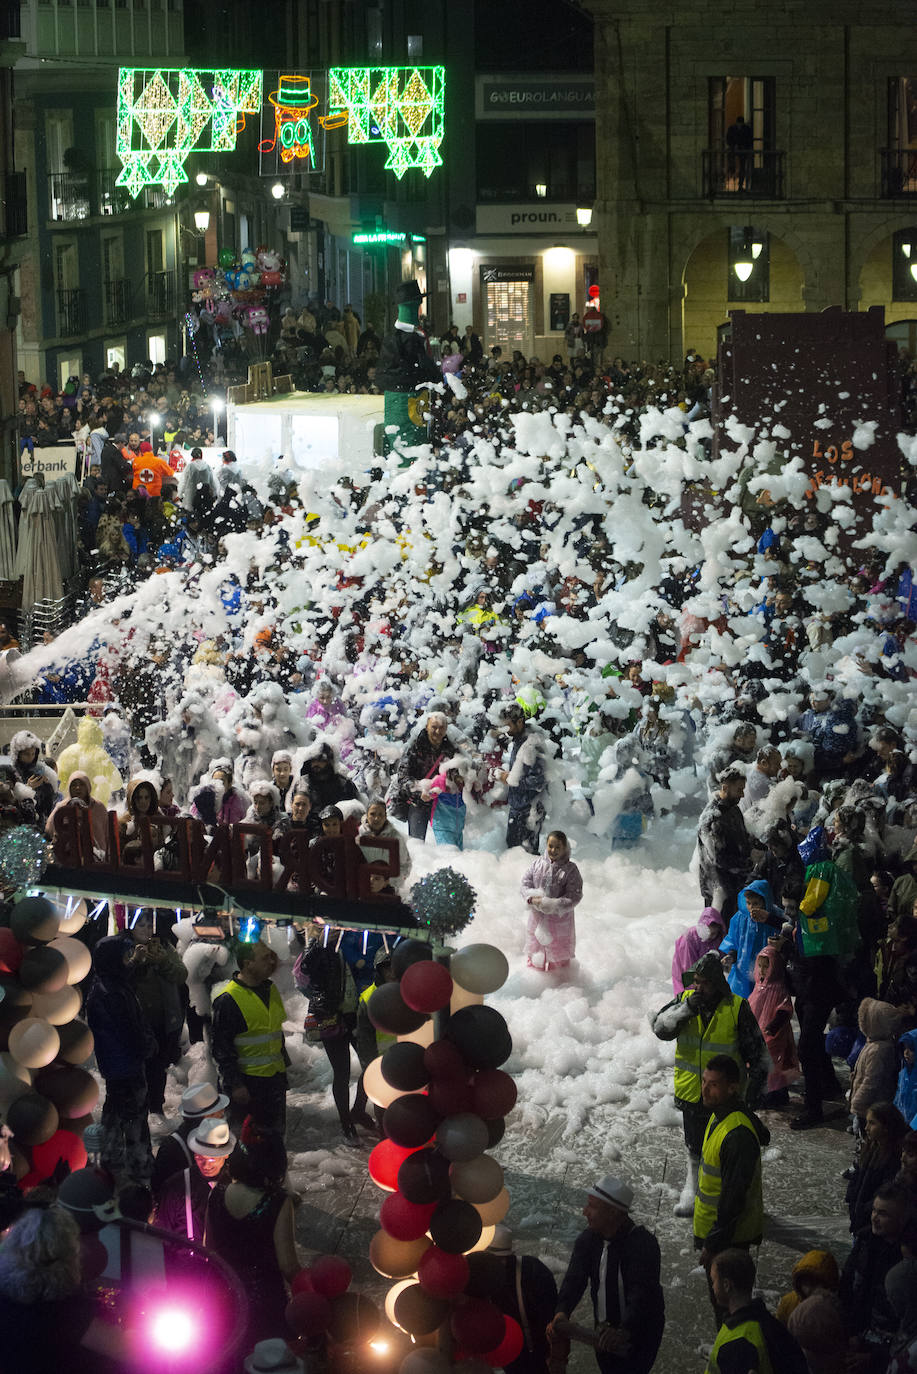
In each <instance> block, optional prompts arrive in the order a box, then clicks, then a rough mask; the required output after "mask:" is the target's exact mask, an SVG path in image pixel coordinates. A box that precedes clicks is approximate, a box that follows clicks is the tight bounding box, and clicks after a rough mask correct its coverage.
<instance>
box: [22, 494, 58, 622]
mask: <svg viewBox="0 0 917 1374" xmlns="http://www.w3.org/2000/svg"><path fill="white" fill-rule="evenodd" d="M19 500H20V505H21V506H22V514H21V516H20V517H19V547H18V549H17V552H16V563H17V567H20V568H21V569H22V579H23V581H22V609H23V611H24V612H26V613H28V612H29V611H31V609H32V607H33V606H34V605H35V603H36V601H60V599H61V597H62V596H63V592H64V588H63V583H62V581H61V572H60V562H59V560H58V556H57V530H56V528H55V521H54V510H55V506H56V505H57V502H56V500H55V498H54V496H53V495H52V493H51V492H50V491H49V490H48V489H47V488H44V487H38V486H33V487H32V488H31V490H29V491H26V490H25V489H23V491H22V494H21V496H20V498H19Z"/></svg>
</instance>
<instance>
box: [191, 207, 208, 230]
mask: <svg viewBox="0 0 917 1374" xmlns="http://www.w3.org/2000/svg"><path fill="white" fill-rule="evenodd" d="M194 227H195V229H196V230H197V232H198V233H199V234H206V232H207V230H208V229H209V228H210V211H209V210H195V212H194Z"/></svg>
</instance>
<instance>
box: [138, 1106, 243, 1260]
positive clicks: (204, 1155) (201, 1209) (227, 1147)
mask: <svg viewBox="0 0 917 1374" xmlns="http://www.w3.org/2000/svg"><path fill="white" fill-rule="evenodd" d="M188 1148H189V1149H190V1150H191V1159H192V1163H190V1164H188V1165H186V1167H185V1168H184V1169H180V1170H179V1171H178V1173H175V1174H173V1175H172V1177H171V1178H170V1179H168V1180H167V1181H166V1183H165V1185H164V1186H163V1189H162V1193H161V1194H160V1198H159V1205H158V1207H157V1208H156V1225H157V1226H161V1227H162V1229H163V1230H164V1231H172V1232H174V1233H175V1235H179V1236H185V1237H187V1239H188V1240H195V1241H197V1242H198V1244H203V1240H204V1218H205V1216H206V1213H207V1203H208V1202H209V1200H210V1195H211V1193H212V1192H213V1191H214V1189H215V1188H219V1189H223V1188H225V1187H226V1186H227V1184H228V1183H229V1170H228V1169H227V1168H226V1160H227V1158H228V1157H229V1155H231V1154H232V1152H233V1150H234V1149H235V1148H236V1137H235V1136H234V1135H233V1133H232V1131H231V1130H230V1129H229V1127H228V1125H227V1124H226V1122H225V1121H223V1120H222V1119H221V1118H220V1117H205V1118H204V1119H203V1120H201V1121H199V1122H198V1123H197V1125H196V1126H195V1127H194V1130H193V1131H191V1133H190V1135H189V1136H188Z"/></svg>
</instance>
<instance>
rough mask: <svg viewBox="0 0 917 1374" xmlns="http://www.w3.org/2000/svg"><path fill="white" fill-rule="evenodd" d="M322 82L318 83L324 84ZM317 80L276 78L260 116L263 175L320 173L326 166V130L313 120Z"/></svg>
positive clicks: (290, 74)
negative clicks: (274, 88)
mask: <svg viewBox="0 0 917 1374" xmlns="http://www.w3.org/2000/svg"><path fill="white" fill-rule="evenodd" d="M321 80H322V78H319V79H318V84H321ZM315 87H316V78H314V77H313V76H312V75H311V74H309V75H306V74H305V73H303V72H287V73H284V74H282V75H278V77H277V89H276V90H275V91H271V92H270V94H269V95H268V98H267V103H266V104H265V106H264V108H263V110H262V115H261V133H262V138H261V142H260V143H259V144H258V152H259V153H260V154H261V175H262V176H278V175H279V176H282V175H284V174H287V175H289V174H290V173H291V172H294V171H295V172H320V171H321V170H322V168H323V166H324V137H323V134H324V127H323V126H322V127H320V128H315V127H313V123H312V119H311V118H310V116H311V113H312V111H313V110H314V109H315V107H316V106H317V105H318V103H319V96H318V93H317V92H316V89H315Z"/></svg>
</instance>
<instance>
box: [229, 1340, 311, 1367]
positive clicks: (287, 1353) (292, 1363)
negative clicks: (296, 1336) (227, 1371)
mask: <svg viewBox="0 0 917 1374" xmlns="http://www.w3.org/2000/svg"><path fill="white" fill-rule="evenodd" d="M242 1368H243V1370H244V1371H245V1374H304V1370H305V1365H304V1364H303V1362H302V1360H298V1359H297V1358H296V1356H295V1355H294V1354H293V1352H292V1351H291V1350H290V1347H289V1346H288V1345H287V1343H286V1341H284V1340H282V1339H281V1338H280V1337H279V1336H275V1337H274V1338H273V1339H271V1340H269V1341H259V1342H258V1344H257V1345H256V1346H255V1348H254V1350H253V1351H252V1353H251V1354H250V1355H249V1357H248V1359H247V1360H246V1361H245V1362H244V1364H243V1365H242Z"/></svg>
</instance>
